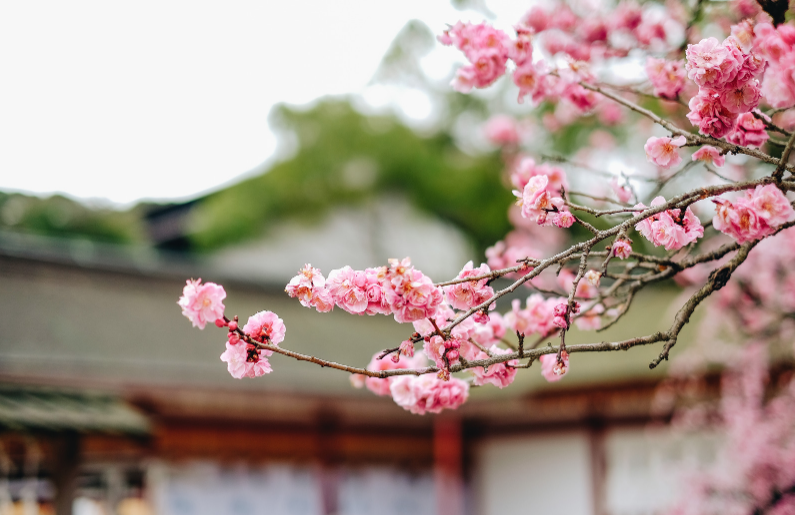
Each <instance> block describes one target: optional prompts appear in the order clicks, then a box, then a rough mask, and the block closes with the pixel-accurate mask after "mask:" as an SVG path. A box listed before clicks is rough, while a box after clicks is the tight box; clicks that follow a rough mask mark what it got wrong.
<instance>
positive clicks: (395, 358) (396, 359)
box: [392, 353, 400, 363]
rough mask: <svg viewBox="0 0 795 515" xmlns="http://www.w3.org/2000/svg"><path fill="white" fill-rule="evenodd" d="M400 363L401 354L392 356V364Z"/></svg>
mask: <svg viewBox="0 0 795 515" xmlns="http://www.w3.org/2000/svg"><path fill="white" fill-rule="evenodd" d="M398 361H400V354H398V353H395V354H392V363H397V362H398Z"/></svg>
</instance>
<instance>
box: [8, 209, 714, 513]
mask: <svg viewBox="0 0 795 515" xmlns="http://www.w3.org/2000/svg"><path fill="white" fill-rule="evenodd" d="M390 202H398V204H396V205H391V206H387V207H386V208H385V209H389V210H394V209H409V208H408V207H407V206H406V205H403V204H399V201H398V200H391V201H390ZM165 213H166V215H167V217H168V220H167V222H168V223H166V222H162V220H161V222H162V223H161V224H160V225H159V226H157V227H158V229H157V230H158V231H160V232H159V233H158V234H163V235H166V236H164V241H166V240H168V241H171V242H176V243H174V245H177V246H178V244H179V241H180V240H179V231H178V230H172V229H173V227H178V226H179V224H180V223H181V222H180V220H179V216H180V211H179V210H178V209H173V210H167V211H166V212H165ZM379 216H381V215H379V213H378V212H376V213H372V212H362V211H356V210H355V209H349V210H342V211H337V212H335V213H334V214H333V215H332V216H330V217H328V219H327V221H326V222H324V223H325V224H326V226H322V227H320V228H315V229H312V228H305V229H301V228H296V227H290V228H286V229H284V230H280V229H278V228H277V229H276V231H275V236H274V235H271V238H276V240H263V241H261V242H256V241H255V242H250V243H248V244H245V245H241V246H239V247H236V248H230V249H227V250H225V251H222V252H220V253H217V254H214V255H211V256H207V257H205V258H201V259H200V258H198V257H196V256H190V255H183V254H175V253H169V252H168V251H166V250H152V249H151V248H147V249H141V250H139V251H135V250H130V249H129V248H124V249H122V248H119V247H112V246H102V245H99V244H96V243H89V242H86V241H78V240H58V239H51V238H42V237H35V236H29V235H20V234H12V233H2V234H0V306H2V309H0V385H1V387H0V426H2V428H3V432H2V437H0V442H2V447H1V448H0V449H1V451H0V464H2V469H1V470H0V473H2V477H0V514H3V515H5V514H10V513H15V514H16V513H20V514H21V513H25V515H29V514H31V515H32V514H33V513H36V511H35V510H36V509H38V508H35V509H34V505H35V506H37V507H40V508H41V511H40V513H52V512H53V510H54V509H55V507H56V506H57V507H58V513H59V514H60V513H64V514H65V513H68V509H69V507H70V506H73V507H74V511H73V513H75V514H76V515H94V514H97V515H98V514H111V513H118V514H119V515H138V514H140V515H143V514H155V513H156V514H162V515H194V514H195V515H199V514H202V515H225V514H230V515H231V514H235V515H237V514H240V515H243V514H246V515H248V514H252V515H253V514H274V515H282V514H284V515H287V514H294V515H315V514H340V515H343V514H344V515H354V514H355V515H359V514H379V515H391V514H416V515H420V514H429V515H430V514H445V515H448V514H449V515H463V514H472V515H475V514H478V515H480V514H482V515H491V514H497V513H501V514H502V513H543V514H546V515H555V514H565V515H581V514H582V515H590V514H595V515H602V514H614V515H640V514H645V513H653V512H655V511H656V510H657V509H659V507H661V506H663V505H664V504H665V503H666V502H667V501H668V500H669V499H670V498H671V496H672V495H673V494H674V492H673V491H674V490H675V483H674V482H673V480H674V479H673V476H672V474H671V473H670V472H671V469H672V467H673V466H674V465H676V464H679V463H680V462H681V461H682V458H683V457H684V458H686V459H692V460H698V459H700V456H701V455H704V454H705V453H706V454H708V452H709V447H708V445H706V444H705V443H704V442H702V441H696V440H686V441H683V440H681V439H676V438H673V437H672V436H671V435H670V434H669V432H668V431H667V430H665V429H659V430H656V431H653V430H650V429H649V427H650V426H649V423H650V422H651V421H652V417H651V403H652V397H653V394H654V390H655V386H656V384H657V382H658V381H659V379H660V378H661V376H662V374H663V373H664V371H663V370H656V371H654V372H650V371H649V369H648V362H649V361H650V360H651V359H652V358H653V357H654V356H655V354H656V353H658V352H659V349H657V348H637V349H633V350H632V351H630V352H626V353H623V352H622V353H613V354H610V355H605V354H595V355H574V356H573V357H572V359H571V367H572V371H571V373H570V374H569V375H568V376H567V377H566V378H565V379H564V380H563V381H561V382H560V383H556V384H548V383H546V382H545V381H544V380H543V378H541V376H540V373H539V370H538V369H537V367H533V368H531V369H529V370H527V371H520V373H519V375H518V377H517V380H516V382H515V383H514V385H512V387H510V388H508V389H506V390H504V391H500V390H497V389H496V388H493V387H482V388H474V389H473V390H472V394H471V398H470V400H469V402H468V403H467V404H466V405H465V406H464V407H463V408H462V409H460V410H458V411H457V412H453V413H444V414H442V415H438V416H430V415H429V416H416V415H412V414H409V413H408V412H405V411H403V410H402V409H401V408H399V407H398V406H396V405H395V404H394V403H393V401H392V400H391V399H390V398H388V397H387V398H379V397H376V396H374V395H373V394H371V393H370V392H369V391H363V390H356V389H353V388H351V386H350V384H349V379H348V377H347V376H346V375H345V374H343V373H340V372H338V371H334V370H320V369H319V368H318V367H316V366H315V365H313V364H307V363H299V362H297V361H294V360H291V359H287V358H284V357H283V356H279V355H274V356H273V357H272V358H271V360H272V365H273V368H274V372H273V373H272V374H270V375H268V376H265V377H262V378H258V379H256V380H243V381H240V380H235V379H233V378H231V377H230V376H229V375H228V373H227V372H226V367H225V366H224V364H223V363H222V362H220V361H219V355H220V354H221V353H222V352H223V350H224V333H223V332H222V331H220V330H217V329H216V328H215V327H208V328H207V329H206V330H205V331H198V330H196V329H193V328H191V327H190V323H189V322H188V321H186V320H185V319H184V318H182V317H181V316H180V313H179V308H178V307H177V306H176V300H177V298H178V297H179V295H180V293H181V290H182V287H183V285H184V281H185V279H186V278H188V277H201V278H202V279H204V280H211V281H216V282H219V283H222V284H224V286H225V287H226V289H227V291H228V293H229V296H228V299H227V302H226V305H227V313H229V314H238V315H240V316H241V318H245V317H247V316H248V315H250V314H252V313H254V312H256V311H259V310H262V309H269V310H272V311H274V312H277V313H278V314H279V315H280V316H281V317H282V318H283V319H284V321H285V323H286V325H287V328H288V331H287V340H286V342H285V346H288V347H289V348H290V349H293V350H296V351H300V352H303V353H306V354H310V355H315V356H320V357H324V358H329V359H334V360H337V361H341V362H346V363H354V364H361V365H364V364H366V363H367V362H368V361H369V358H370V356H372V354H373V353H374V352H376V351H377V350H380V349H383V348H385V347H388V346H391V345H394V344H395V342H399V341H401V340H403V339H405V337H406V336H407V331H409V332H410V331H412V329H409V328H407V327H405V326H400V325H399V324H396V323H395V322H394V321H393V320H392V319H391V318H387V317H353V316H351V315H348V314H346V313H344V312H342V311H340V310H336V311H335V312H333V313H329V314H318V313H316V312H314V311H311V310H307V309H305V308H302V307H301V306H300V304H299V303H298V302H297V301H294V300H293V299H289V298H288V297H287V296H286V295H285V294H284V292H283V288H284V284H285V283H286V281H287V279H289V276H290V275H292V273H294V270H295V269H297V268H298V267H300V266H301V265H302V264H303V259H307V260H310V261H311V262H312V263H313V264H315V265H317V266H320V267H321V268H322V269H323V270H324V271H328V270H329V269H330V268H333V267H336V266H341V265H342V264H351V265H354V266H357V265H361V266H367V265H371V264H372V263H373V261H375V262H382V261H384V259H385V258H386V257H390V256H392V255H393V254H392V253H395V254H394V255H398V256H399V255H402V254H397V253H399V252H400V251H401V250H404V249H410V252H411V253H412V255H413V257H414V258H415V262H416V263H417V265H418V267H419V268H421V269H423V270H424V271H427V272H429V273H432V274H433V276H435V277H446V276H450V277H452V276H454V275H455V274H456V273H457V271H458V269H459V268H460V265H461V263H462V262H463V261H465V260H466V256H467V255H471V251H470V249H469V248H468V247H467V245H466V240H465V238H463V237H461V238H458V236H456V233H454V232H452V234H453V236H449V234H451V231H450V230H449V228H448V227H444V226H440V225H438V224H440V223H441V222H434V221H433V220H430V221H429V220H427V219H423V218H422V217H420V216H419V215H417V217H415V218H412V216H402V217H400V219H401V220H409V222H406V223H407V224H411V223H416V226H406V227H402V226H398V227H396V226H394V224H392V225H389V226H387V225H386V224H381V225H379V222H378V220H379V219H381V218H379ZM154 218H155V224H157V223H160V222H157V217H154ZM411 220H416V222H411ZM435 224H436V225H435ZM301 231H304V232H303V233H302V232H301ZM306 231H309V233H307V232H306ZM311 231H315V232H314V233H313V232H311ZM390 231H391V232H390ZM307 234H310V235H314V236H312V237H307ZM321 234H324V235H326V236H324V237H322V238H321V237H320V236H319V235H321ZM445 235H448V236H445ZM315 236H316V237H315ZM443 237H447V238H448V240H444V241H440V238H443ZM279 238H282V240H279ZM274 241H277V243H274ZM417 241H420V242H427V241H435V242H436V243H435V244H436V245H437V247H433V246H431V247H429V246H427V244H426V243H422V245H418V244H417V243H416V242H417ZM390 245H392V246H391V247H390ZM401 245H402V247H401ZM165 247H168V245H165ZM445 253H446V254H445ZM302 256H303V257H302ZM357 259H358V260H360V261H366V262H364V263H358V262H357V261H356V260H357ZM527 294H528V292H527V291H526V292H524V295H525V296H526V295H527ZM674 295H675V292H673V291H668V290H658V291H655V292H654V293H653V294H646V295H645V296H641V297H640V298H639V300H638V301H637V305H636V306H635V308H634V309H635V312H636V313H637V316H635V317H634V318H633V319H627V321H626V322H625V323H623V324H619V325H617V326H616V327H615V328H612V329H610V330H609V331H607V332H605V333H604V334H602V335H599V336H598V337H599V338H600V339H612V338H622V337H627V336H629V335H634V334H635V333H637V332H639V331H643V332H644V333H646V332H650V331H654V330H656V329H658V328H659V329H663V328H664V327H665V326H666V324H667V322H668V318H669V317H668V316H667V315H666V312H667V311H668V309H669V308H668V306H669V304H670V302H671V300H672V299H673V296H674ZM590 338H593V334H588V335H583V334H577V333H573V334H572V336H571V341H573V342H579V341H587V339H590ZM72 497H74V499H76V500H75V501H74V503H73V504H71V503H70V501H71V498H72ZM67 498H68V500H66V499H67ZM26 510H27V511H26Z"/></svg>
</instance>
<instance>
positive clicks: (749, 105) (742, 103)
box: [719, 79, 762, 114]
mask: <svg viewBox="0 0 795 515" xmlns="http://www.w3.org/2000/svg"><path fill="white" fill-rule="evenodd" d="M719 98H720V103H721V104H722V105H723V107H725V108H726V110H727V111H729V112H730V113H734V114H739V113H747V112H749V111H751V110H753V109H756V107H757V106H758V105H759V101H760V99H761V98H762V95H761V94H760V88H759V82H758V81H757V80H756V79H751V80H749V81H748V82H744V83H733V84H730V85H729V86H728V87H727V88H726V89H724V90H723V92H721V94H720V97H719Z"/></svg>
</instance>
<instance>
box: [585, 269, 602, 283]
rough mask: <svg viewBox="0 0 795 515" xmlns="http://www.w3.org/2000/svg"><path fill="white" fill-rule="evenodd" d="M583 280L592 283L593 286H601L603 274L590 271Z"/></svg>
mask: <svg viewBox="0 0 795 515" xmlns="http://www.w3.org/2000/svg"><path fill="white" fill-rule="evenodd" d="M583 279H585V280H586V281H588V282H589V283H591V285H593V286H599V281H601V279H602V274H601V272H597V271H596V270H588V271H587V272H585V275H584V276H583Z"/></svg>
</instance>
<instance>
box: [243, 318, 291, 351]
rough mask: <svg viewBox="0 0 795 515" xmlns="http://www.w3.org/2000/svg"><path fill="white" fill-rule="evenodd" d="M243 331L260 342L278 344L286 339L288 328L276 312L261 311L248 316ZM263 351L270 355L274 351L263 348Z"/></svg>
mask: <svg viewBox="0 0 795 515" xmlns="http://www.w3.org/2000/svg"><path fill="white" fill-rule="evenodd" d="M243 332H244V333H246V334H247V335H249V336H250V337H251V338H253V339H255V340H257V341H259V342H262V343H271V344H273V345H278V344H280V343H281V342H283V341H284V335H285V333H286V332H287V328H286V327H285V326H284V322H283V321H282V319H281V318H279V316H278V315H277V314H276V313H274V312H272V311H260V312H259V313H255V314H253V315H251V316H250V317H249V318H248V322H246V325H244V326H243ZM263 353H265V355H266V356H270V355H271V354H273V351H269V350H263Z"/></svg>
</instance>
